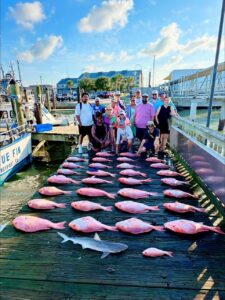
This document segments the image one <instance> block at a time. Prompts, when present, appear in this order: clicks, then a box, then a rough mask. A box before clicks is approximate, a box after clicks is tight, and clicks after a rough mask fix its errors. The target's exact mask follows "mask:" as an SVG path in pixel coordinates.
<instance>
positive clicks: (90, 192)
mask: <svg viewBox="0 0 225 300" xmlns="http://www.w3.org/2000/svg"><path fill="white" fill-rule="evenodd" d="M76 193H77V194H78V195H81V196H88V197H108V198H110V199H115V194H110V193H107V192H105V191H103V190H100V189H95V188H80V189H78V190H77V191H76Z"/></svg>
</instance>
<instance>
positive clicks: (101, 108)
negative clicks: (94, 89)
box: [93, 97, 105, 115]
mask: <svg viewBox="0 0 225 300" xmlns="http://www.w3.org/2000/svg"><path fill="white" fill-rule="evenodd" d="M93 110H94V114H95V115H96V113H97V112H99V113H101V114H104V112H105V106H104V105H102V104H100V98H98V97H97V98H95V104H94V105H93Z"/></svg>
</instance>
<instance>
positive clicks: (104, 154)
mask: <svg viewBox="0 0 225 300" xmlns="http://www.w3.org/2000/svg"><path fill="white" fill-rule="evenodd" d="M95 155H96V156H101V157H108V156H114V154H111V153H108V152H97V153H96V154H95Z"/></svg>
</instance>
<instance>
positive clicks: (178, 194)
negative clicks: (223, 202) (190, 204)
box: [163, 189, 198, 199]
mask: <svg viewBox="0 0 225 300" xmlns="http://www.w3.org/2000/svg"><path fill="white" fill-rule="evenodd" d="M163 194H164V195H165V196H168V197H174V198H189V197H191V198H194V199H198V196H196V195H192V194H190V193H186V192H183V191H181V190H172V189H171V190H170V189H168V190H165V191H164V192H163Z"/></svg>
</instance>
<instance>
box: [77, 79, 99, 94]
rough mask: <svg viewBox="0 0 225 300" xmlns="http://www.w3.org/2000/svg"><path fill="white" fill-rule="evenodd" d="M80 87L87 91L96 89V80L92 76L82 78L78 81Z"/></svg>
mask: <svg viewBox="0 0 225 300" xmlns="http://www.w3.org/2000/svg"><path fill="white" fill-rule="evenodd" d="M78 85H79V87H80V88H81V89H83V90H84V91H86V92H90V91H93V90H95V89H96V87H95V81H94V80H93V79H91V78H82V79H80V80H79V83H78Z"/></svg>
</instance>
